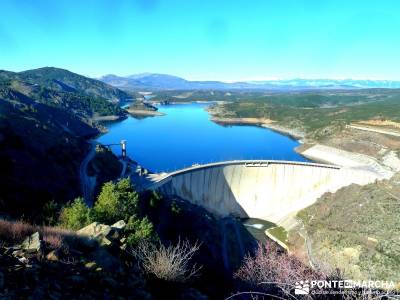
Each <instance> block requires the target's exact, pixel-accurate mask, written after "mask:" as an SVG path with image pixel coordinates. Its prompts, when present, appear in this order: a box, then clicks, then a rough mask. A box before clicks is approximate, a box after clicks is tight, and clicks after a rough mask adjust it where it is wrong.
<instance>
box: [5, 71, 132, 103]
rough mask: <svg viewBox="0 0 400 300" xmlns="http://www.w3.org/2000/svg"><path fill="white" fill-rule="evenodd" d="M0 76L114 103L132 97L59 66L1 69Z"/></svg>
mask: <svg viewBox="0 0 400 300" xmlns="http://www.w3.org/2000/svg"><path fill="white" fill-rule="evenodd" d="M0 78H3V79H10V80H12V79H14V80H15V79H16V80H20V81H25V82H28V83H31V84H38V85H40V86H45V87H47V88H50V89H52V90H55V91H59V92H74V93H80V94H83V95H86V96H91V97H97V98H104V99H106V100H108V101H111V102H114V103H119V102H125V101H129V100H130V99H131V98H132V96H131V95H129V94H128V93H126V92H124V91H121V90H119V89H117V88H115V87H113V86H110V85H108V84H106V83H104V82H101V81H99V80H96V79H92V78H88V77H85V76H82V75H78V74H75V73H72V72H70V71H68V70H64V69H59V68H51V67H45V68H40V69H34V70H28V71H24V72H20V73H13V72H4V71H1V73H0Z"/></svg>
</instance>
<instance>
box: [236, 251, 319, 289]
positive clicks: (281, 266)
mask: <svg viewBox="0 0 400 300" xmlns="http://www.w3.org/2000/svg"><path fill="white" fill-rule="evenodd" d="M234 276H235V278H237V279H239V280H241V281H242V282H244V283H245V284H247V285H250V286H251V287H253V288H257V289H258V290H270V289H271V287H278V288H280V289H281V290H282V291H283V292H284V293H285V294H290V292H291V291H292V290H293V289H294V286H295V283H296V282H297V281H300V280H305V279H307V280H321V279H324V278H325V275H324V274H322V273H321V272H318V271H315V270H313V269H311V268H310V267H308V266H307V265H305V264H304V263H303V262H302V261H300V260H299V259H298V258H296V257H295V256H293V255H288V254H287V253H285V252H282V251H279V249H278V248H277V247H276V246H275V245H274V244H272V243H267V244H265V245H262V244H259V245H258V248H257V250H256V253H255V255H254V256H250V255H248V256H246V257H245V259H244V262H243V264H242V266H241V267H240V268H239V270H238V271H237V272H236V273H235V274H234Z"/></svg>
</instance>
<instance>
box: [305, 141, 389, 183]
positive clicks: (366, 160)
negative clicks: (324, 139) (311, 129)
mask: <svg viewBox="0 0 400 300" xmlns="http://www.w3.org/2000/svg"><path fill="white" fill-rule="evenodd" d="M300 153H301V154H302V155H303V156H305V157H307V158H309V159H311V160H315V161H319V162H324V163H329V164H334V165H338V166H343V167H348V168H354V169H363V170H365V171H369V172H373V173H375V174H376V176H377V179H388V178H390V177H391V176H392V175H393V174H394V173H393V171H392V169H391V168H389V167H387V166H384V165H382V164H380V163H379V162H378V161H377V160H376V159H375V158H373V157H371V156H368V155H365V154H360V153H354V152H349V151H345V150H341V149H337V148H333V147H329V146H325V145H319V144H317V145H314V146H311V147H309V148H308V149H305V150H303V151H300Z"/></svg>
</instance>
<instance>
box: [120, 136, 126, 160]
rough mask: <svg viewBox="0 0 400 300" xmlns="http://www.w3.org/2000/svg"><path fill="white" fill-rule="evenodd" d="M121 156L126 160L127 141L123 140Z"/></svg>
mask: <svg viewBox="0 0 400 300" xmlns="http://www.w3.org/2000/svg"><path fill="white" fill-rule="evenodd" d="M121 152H122V153H121V155H122V159H125V158H126V140H121Z"/></svg>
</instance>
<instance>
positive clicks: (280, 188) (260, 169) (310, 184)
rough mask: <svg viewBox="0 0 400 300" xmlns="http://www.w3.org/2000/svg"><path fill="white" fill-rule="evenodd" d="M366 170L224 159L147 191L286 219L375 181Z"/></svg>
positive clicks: (218, 209)
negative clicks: (332, 195) (329, 196)
mask: <svg viewBox="0 0 400 300" xmlns="http://www.w3.org/2000/svg"><path fill="white" fill-rule="evenodd" d="M377 176H378V175H377V174H376V173H374V172H371V171H368V170H360V169H352V168H343V167H339V166H332V165H323V164H315V163H303V162H290V161H265V160H264V161H228V162H221V163H213V164H207V165H200V166H194V167H191V168H187V169H183V170H179V171H176V172H173V173H170V174H167V175H166V176H164V177H163V178H161V179H160V180H158V181H157V182H155V183H154V184H153V185H152V186H151V189H154V190H157V191H159V192H160V193H161V194H164V195H168V196H175V197H179V198H182V199H185V200H188V201H189V202H191V203H193V204H197V205H200V206H202V207H204V208H206V209H207V210H209V211H211V212H213V213H216V214H217V215H221V216H226V215H235V216H238V217H242V218H245V217H251V218H259V219H263V220H268V221H271V222H274V223H276V224H280V225H282V226H285V221H286V220H287V219H288V217H291V216H293V215H295V214H296V213H297V212H298V211H299V210H301V209H303V208H305V207H307V206H309V205H311V204H313V203H314V202H315V201H316V200H317V199H318V198H319V197H320V196H322V195H323V194H324V193H326V192H335V191H337V190H338V189H339V188H341V187H344V186H347V185H350V184H352V183H355V184H360V185H364V184H367V183H370V182H373V181H374V180H376V179H378V178H377Z"/></svg>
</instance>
